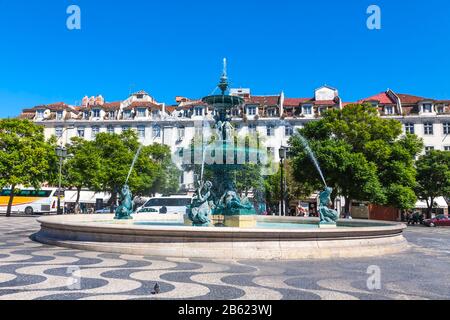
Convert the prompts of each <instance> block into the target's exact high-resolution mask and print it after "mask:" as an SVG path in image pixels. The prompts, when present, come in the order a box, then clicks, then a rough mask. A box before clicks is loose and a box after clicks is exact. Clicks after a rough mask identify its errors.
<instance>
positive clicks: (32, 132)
mask: <svg viewBox="0 0 450 320" xmlns="http://www.w3.org/2000/svg"><path fill="white" fill-rule="evenodd" d="M54 142H55V141H54V140H51V141H50V142H47V141H45V138H44V129H43V127H41V126H38V125H35V124H33V123H32V122H30V121H28V120H20V119H4V120H0V187H2V188H3V187H6V186H8V187H10V188H11V193H10V194H11V196H10V199H9V203H8V208H7V216H9V215H10V214H11V206H12V203H13V199H14V194H15V189H16V186H18V185H22V186H32V187H34V188H36V189H39V188H40V187H41V184H42V183H43V182H45V181H49V180H51V178H52V173H54V170H53V168H52V164H54V163H57V159H56V153H55V149H54V146H55V145H54Z"/></svg>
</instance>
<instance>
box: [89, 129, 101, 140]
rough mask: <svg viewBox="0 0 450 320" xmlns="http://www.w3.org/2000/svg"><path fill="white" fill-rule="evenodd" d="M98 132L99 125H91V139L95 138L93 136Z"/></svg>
mask: <svg viewBox="0 0 450 320" xmlns="http://www.w3.org/2000/svg"><path fill="white" fill-rule="evenodd" d="M99 132H100V127H97V126H95V127H92V134H91V137H92V139H95V137H96V136H97V135H98V134H99Z"/></svg>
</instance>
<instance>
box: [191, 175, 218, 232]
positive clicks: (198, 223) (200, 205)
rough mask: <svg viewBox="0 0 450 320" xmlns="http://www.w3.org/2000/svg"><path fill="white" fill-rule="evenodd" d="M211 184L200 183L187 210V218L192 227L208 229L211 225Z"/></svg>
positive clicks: (212, 202)
mask: <svg viewBox="0 0 450 320" xmlns="http://www.w3.org/2000/svg"><path fill="white" fill-rule="evenodd" d="M211 188H212V183H211V182H210V181H206V182H205V183H203V182H201V183H200V187H199V188H198V189H197V190H196V191H195V195H194V197H193V198H192V202H191V205H190V207H189V208H188V217H189V219H190V220H191V221H192V225H193V226H194V227H208V226H210V225H211V213H212V208H213V207H214V201H213V196H212V193H211Z"/></svg>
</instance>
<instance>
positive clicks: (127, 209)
mask: <svg viewBox="0 0 450 320" xmlns="http://www.w3.org/2000/svg"><path fill="white" fill-rule="evenodd" d="M132 199H133V198H132V195H131V190H130V187H128V185H124V186H123V188H122V190H121V191H120V195H119V204H120V206H119V207H118V208H117V209H116V216H115V217H114V219H116V220H130V219H133V218H132V217H131V213H132V212H133V200H132Z"/></svg>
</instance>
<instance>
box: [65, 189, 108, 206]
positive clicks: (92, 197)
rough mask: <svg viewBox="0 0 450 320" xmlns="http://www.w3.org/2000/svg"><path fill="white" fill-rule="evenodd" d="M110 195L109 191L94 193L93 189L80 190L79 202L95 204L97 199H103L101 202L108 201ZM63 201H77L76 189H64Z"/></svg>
mask: <svg viewBox="0 0 450 320" xmlns="http://www.w3.org/2000/svg"><path fill="white" fill-rule="evenodd" d="M110 197H111V196H110V195H109V193H104V192H100V193H95V192H94V191H81V193H80V203H88V204H95V203H96V202H97V199H103V202H108V200H109V198H110ZM64 201H65V202H66V203H75V202H76V201H77V191H76V190H66V191H65V193H64Z"/></svg>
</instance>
